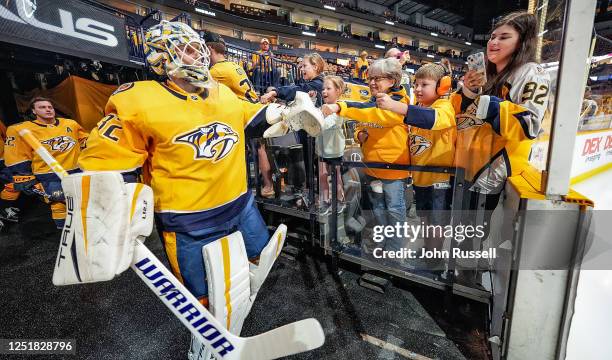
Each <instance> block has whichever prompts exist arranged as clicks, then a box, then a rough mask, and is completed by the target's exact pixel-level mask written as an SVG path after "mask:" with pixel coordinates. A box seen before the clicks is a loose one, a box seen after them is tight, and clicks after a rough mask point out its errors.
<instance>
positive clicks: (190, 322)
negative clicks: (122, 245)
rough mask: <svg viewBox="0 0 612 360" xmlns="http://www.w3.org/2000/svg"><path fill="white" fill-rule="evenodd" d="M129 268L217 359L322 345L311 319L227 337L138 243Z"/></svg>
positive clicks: (51, 161)
mask: <svg viewBox="0 0 612 360" xmlns="http://www.w3.org/2000/svg"><path fill="white" fill-rule="evenodd" d="M19 134H20V136H21V137H22V138H23V139H24V140H25V141H26V142H27V143H28V144H29V145H30V146H31V147H32V149H34V151H36V153H37V154H38V155H39V156H40V157H41V158H42V159H43V160H44V161H45V162H46V163H47V164H48V165H49V167H50V168H51V169H52V170H53V171H54V172H55V173H56V174H57V175H58V176H59V177H60V178H63V177H65V176H67V175H68V173H67V172H66V171H65V170H64V169H63V168H62V166H61V165H60V164H59V163H58V162H57V161H56V160H55V158H53V156H52V155H51V154H50V153H49V152H48V151H47V150H46V149H45V148H44V147H43V146H42V145H41V144H40V142H39V141H38V139H36V137H35V136H34V135H33V134H32V133H31V132H30V131H29V130H22V131H20V133H19ZM131 268H132V270H134V271H135V272H136V274H137V275H138V276H139V277H140V278H141V279H142V280H143V281H144V282H145V283H146V284H147V286H148V287H149V288H150V289H151V290H152V291H153V292H154V293H155V295H157V297H159V298H160V299H161V300H162V302H163V303H164V304H165V305H166V306H167V307H168V308H169V309H170V310H171V311H172V313H173V314H174V315H175V316H176V317H177V318H178V319H179V320H180V321H181V322H182V323H183V325H185V327H187V328H188V329H189V331H190V332H191V333H192V334H193V335H194V336H195V337H197V338H198V339H199V340H200V341H201V342H202V343H204V344H205V345H206V346H208V347H209V348H210V349H212V351H213V352H214V353H215V356H216V357H217V358H218V359H257V360H259V359H261V360H263V359H275V358H279V357H283V356H289V355H292V354H296V353H299V352H303V351H308V350H313V349H316V348H318V347H320V346H321V345H323V342H324V341H325V335H324V333H323V329H322V328H321V324H319V322H318V321H317V320H315V319H312V318H311V319H305V320H301V321H297V322H294V323H291V324H288V325H285V326H281V327H279V328H276V329H274V330H271V331H268V332H266V333H263V334H260V335H256V336H252V337H239V336H236V335H234V334H232V333H230V332H229V331H228V330H227V329H226V328H225V327H224V326H223V325H222V324H221V323H220V322H219V321H218V320H217V319H216V318H215V317H214V316H213V315H212V314H211V313H210V312H209V311H208V310H207V309H206V308H205V307H204V306H203V305H202V304H201V303H200V302H199V301H198V300H197V299H196V298H195V297H194V296H193V295H192V294H191V293H190V292H189V291H188V290H187V288H185V286H184V285H183V284H182V283H181V282H180V281H178V279H176V277H174V275H173V274H172V273H171V272H170V271H169V270H168V269H167V268H166V267H165V266H164V265H163V264H162V263H161V262H160V261H159V259H157V257H156V256H155V255H154V254H153V253H152V252H151V251H150V250H149V249H148V248H147V247H146V246H145V245H144V244H142V243H141V242H140V241H136V245H135V249H134V258H133V260H132V264H131Z"/></svg>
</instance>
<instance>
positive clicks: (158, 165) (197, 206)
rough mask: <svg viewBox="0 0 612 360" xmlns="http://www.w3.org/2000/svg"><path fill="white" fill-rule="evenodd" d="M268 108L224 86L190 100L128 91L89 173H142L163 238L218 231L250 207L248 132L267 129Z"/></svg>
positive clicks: (91, 148)
mask: <svg viewBox="0 0 612 360" xmlns="http://www.w3.org/2000/svg"><path fill="white" fill-rule="evenodd" d="M263 109H265V107H264V106H263V105H261V104H251V103H249V102H247V101H243V100H240V99H238V98H237V97H236V95H234V93H233V92H232V91H231V90H230V89H229V88H228V87H226V86H225V85H222V84H219V85H218V86H216V87H213V88H211V89H208V90H206V91H205V92H204V93H202V94H200V95H198V94H191V93H186V92H184V91H183V90H181V89H180V88H179V87H178V86H176V85H175V84H174V83H172V82H167V83H160V82H156V81H138V82H134V83H129V84H123V85H121V86H120V87H119V88H118V89H117V90H116V91H115V93H114V94H113V95H112V96H111V97H110V98H109V100H108V103H107V104H106V109H105V111H106V114H108V116H106V117H105V118H104V119H102V120H101V121H100V122H99V123H98V126H97V128H94V129H93V130H92V132H91V135H90V137H89V140H88V141H87V149H85V150H84V151H83V152H82V153H81V156H80V157H79V166H80V167H81V168H82V169H83V170H90V171H113V170H114V171H121V172H123V173H130V172H132V171H134V170H137V169H140V168H142V170H143V173H144V178H145V182H147V183H148V184H150V186H151V187H152V188H153V193H154V199H155V212H156V216H157V218H158V220H160V221H161V225H162V227H163V230H164V231H176V232H186V231H192V230H198V229H202V228H205V227H210V226H215V225H219V224H221V223H224V222H226V221H228V220H229V219H231V218H232V217H233V216H235V215H236V214H238V213H239V212H240V211H241V210H242V209H243V208H244V207H245V206H246V204H247V201H248V200H249V195H250V192H248V189H247V174H246V157H245V148H246V146H245V145H246V143H245V141H246V139H245V131H250V130H251V128H252V127H257V126H261V125H262V124H264V123H265V122H266V120H265V110H263Z"/></svg>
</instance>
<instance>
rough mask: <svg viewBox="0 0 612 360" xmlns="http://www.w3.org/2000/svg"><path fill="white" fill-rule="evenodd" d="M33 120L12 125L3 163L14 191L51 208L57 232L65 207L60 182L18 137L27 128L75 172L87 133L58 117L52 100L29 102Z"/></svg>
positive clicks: (75, 123)
mask: <svg viewBox="0 0 612 360" xmlns="http://www.w3.org/2000/svg"><path fill="white" fill-rule="evenodd" d="M30 110H31V111H32V113H33V114H34V115H35V116H36V119H35V120H32V121H24V122H21V123H19V124H15V125H11V126H9V127H8V129H7V130H6V141H5V147H4V156H5V158H4V160H5V163H6V166H7V167H8V168H9V170H10V171H11V173H12V175H13V183H14V189H15V190H16V191H22V192H26V193H33V194H36V195H39V196H42V197H43V199H44V201H45V202H48V203H49V204H50V206H51V216H52V218H53V221H55V225H56V226H57V227H58V229H61V228H62V227H63V226H64V220H65V218H66V205H65V204H64V194H63V191H62V186H61V182H60V179H59V178H58V177H57V175H56V174H55V173H54V172H53V171H52V170H51V168H49V166H48V165H47V164H46V163H45V162H44V161H43V160H42V159H41V158H40V156H38V154H36V152H35V151H34V150H33V149H32V148H31V147H30V146H29V145H28V144H27V143H26V142H25V141H24V140H23V139H21V136H20V135H19V131H20V130H22V129H28V130H30V131H31V132H32V134H34V136H36V138H37V139H39V140H40V142H41V144H43V146H44V147H45V148H46V149H47V150H48V151H49V152H50V153H51V154H52V155H53V156H54V157H55V158H56V159H57V161H58V162H59V163H60V165H61V166H62V167H64V168H65V169H66V170H67V171H68V172H77V171H79V168H78V166H77V160H78V157H79V153H80V152H81V149H82V147H84V146H85V142H86V140H87V132H86V131H85V130H84V129H83V128H82V127H81V125H79V124H78V123H77V122H76V121H74V120H72V119H64V118H58V117H56V116H55V109H54V107H53V103H52V102H51V100H49V99H46V98H42V97H36V98H34V99H32V100H31V101H30Z"/></svg>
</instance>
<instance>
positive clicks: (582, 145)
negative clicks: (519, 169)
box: [529, 129, 612, 183]
mask: <svg viewBox="0 0 612 360" xmlns="http://www.w3.org/2000/svg"><path fill="white" fill-rule="evenodd" d="M547 154H548V138H547V137H546V138H545V139H541V140H539V141H536V142H535V143H534V144H533V147H532V149H531V158H530V160H529V161H530V163H531V164H532V165H533V166H534V167H535V168H537V169H538V170H545V169H546V157H547ZM572 160H573V161H572V171H571V177H572V182H573V183H574V182H577V181H580V180H584V179H583V177H585V176H586V177H588V175H589V174H590V173H592V172H593V171H597V170H598V169H604V167H608V166H612V129H602V130H592V131H583V132H579V133H578V134H577V135H576V145H575V147H574V157H573V159H572Z"/></svg>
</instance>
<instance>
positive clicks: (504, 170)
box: [451, 12, 550, 248]
mask: <svg viewBox="0 0 612 360" xmlns="http://www.w3.org/2000/svg"><path fill="white" fill-rule="evenodd" d="M537 29H538V26H537V20H536V18H535V16H534V15H533V14H529V13H527V12H513V13H510V14H508V15H506V16H504V17H503V18H502V19H501V20H499V21H498V22H497V23H496V24H495V25H494V28H493V31H492V33H491V37H490V39H489V41H488V43H487V52H486V61H485V63H486V69H485V71H484V72H482V71H478V70H476V69H473V70H470V71H468V72H467V73H466V74H465V78H464V86H463V87H462V88H461V89H460V90H459V91H458V92H457V93H455V94H453V96H452V99H451V100H452V101H453V104H454V106H455V110H456V113H457V114H459V115H457V129H458V133H457V143H456V154H455V159H456V160H455V161H456V166H457V167H461V168H465V169H466V174H465V175H466V181H467V184H466V185H467V186H466V187H465V188H466V190H467V191H465V197H464V200H463V207H464V209H465V210H485V216H484V219H483V221H484V224H485V225H486V224H490V218H491V213H492V212H493V210H494V209H495V207H496V206H497V204H498V202H499V198H500V195H501V192H502V190H503V189H504V186H505V183H506V179H507V178H508V176H513V175H518V174H520V173H521V172H522V171H523V170H524V169H525V168H526V167H527V166H528V162H529V153H530V151H531V144H532V142H533V139H535V138H536V137H537V136H538V135H539V134H540V132H541V131H542V118H543V117H544V113H545V111H546V108H547V106H548V96H549V89H550V79H549V76H548V74H547V73H546V72H545V71H544V69H543V68H542V67H541V66H540V65H539V64H537V63H536V62H535V59H536V44H537ZM485 73H486V74H485ZM485 75H486V77H485ZM485 79H487V80H486V82H485ZM469 213H475V211H471V212H469ZM469 218H470V216H468V222H469V221H470V220H469ZM474 218H475V216H474ZM473 220H474V221H473V222H475V219H473ZM479 222H480V221H479ZM487 236H488V230H487V231H486V234H485V236H484V237H483V238H482V239H481V240H484V239H486V238H487ZM479 245H480V243H479V242H477V243H473V241H468V240H466V241H464V242H462V243H461V247H466V248H468V247H471V246H477V247H478V246H479Z"/></svg>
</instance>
